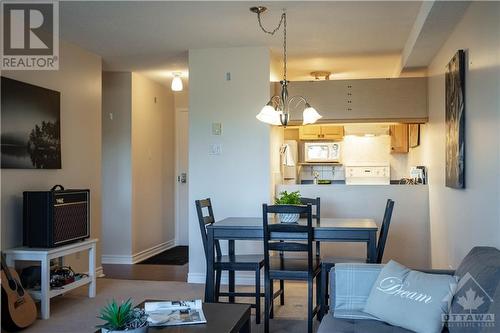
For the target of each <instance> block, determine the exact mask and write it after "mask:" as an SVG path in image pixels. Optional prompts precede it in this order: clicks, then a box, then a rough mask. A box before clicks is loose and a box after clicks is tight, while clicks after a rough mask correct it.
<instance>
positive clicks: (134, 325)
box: [97, 299, 149, 333]
mask: <svg viewBox="0 0 500 333" xmlns="http://www.w3.org/2000/svg"><path fill="white" fill-rule="evenodd" d="M98 318H99V319H101V320H104V321H105V323H104V324H102V325H98V326H97V327H98V328H100V329H101V332H102V333H115V332H127V333H146V332H147V331H148V327H149V325H148V316H147V314H146V313H145V312H144V310H143V309H139V308H134V307H133V306H132V301H131V300H130V299H128V300H127V301H125V302H122V303H121V304H120V305H118V303H116V301H115V300H113V301H111V302H110V303H108V304H107V305H106V306H105V307H103V308H102V309H101V311H100V314H99V316H98Z"/></svg>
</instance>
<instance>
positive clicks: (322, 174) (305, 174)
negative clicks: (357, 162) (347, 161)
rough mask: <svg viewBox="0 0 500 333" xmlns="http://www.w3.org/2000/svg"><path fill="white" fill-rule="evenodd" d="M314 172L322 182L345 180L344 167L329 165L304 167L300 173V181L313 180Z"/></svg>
mask: <svg viewBox="0 0 500 333" xmlns="http://www.w3.org/2000/svg"><path fill="white" fill-rule="evenodd" d="M315 172H317V173H318V178H319V179H323V180H344V179H345V173H344V167H343V166H331V165H314V166H312V165H304V166H303V167H302V168H301V171H300V179H301V180H314V173H315Z"/></svg>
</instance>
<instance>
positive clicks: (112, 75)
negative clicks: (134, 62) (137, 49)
mask: <svg viewBox="0 0 500 333" xmlns="http://www.w3.org/2000/svg"><path fill="white" fill-rule="evenodd" d="M131 87H132V74H131V73H130V72H103V74H102V91H103V93H102V109H103V112H102V203H103V209H102V220H103V223H102V253H103V254H105V255H110V254H114V255H130V254H131V253H132V235H131V225H132V205H131V204H130V203H131V202H132V178H131V174H132V151H131V136H130V133H131V126H132V117H131V115H132V113H131V110H132V96H131ZM111 118H112V119H111Z"/></svg>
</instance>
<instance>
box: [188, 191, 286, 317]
mask: <svg viewBox="0 0 500 333" xmlns="http://www.w3.org/2000/svg"><path fill="white" fill-rule="evenodd" d="M195 203H196V212H197V213H198V222H199V225H200V231H201V239H202V242H203V249H204V251H205V260H206V261H207V263H208V237H207V229H206V227H207V226H208V225H210V224H212V223H215V217H214V211H213V207H212V202H211V200H210V198H207V199H204V200H196V201H195ZM205 208H206V211H207V212H208V214H207V215H204V214H205V213H204V212H203V209H205ZM214 243H215V258H214V270H215V301H216V302H219V297H229V302H230V303H232V300H234V297H255V302H254V303H253V304H250V305H251V307H253V308H255V323H256V324H259V323H260V313H261V304H260V298H261V297H264V293H261V292H260V286H261V283H260V270H261V268H262V267H263V266H264V257H263V256H262V255H231V256H226V255H222V251H221V247H220V242H219V240H215V242H214ZM207 267H208V265H207ZM222 271H228V272H236V271H253V272H255V292H253V293H248V292H234V291H233V290H229V291H228V292H221V291H220V285H221V275H222ZM208 274H213V272H208V271H207V277H206V280H205V288H207V283H208ZM281 293H282V290H281V289H280V290H278V291H277V292H276V293H275V295H273V298H274V297H278V296H279V295H280V294H281Z"/></svg>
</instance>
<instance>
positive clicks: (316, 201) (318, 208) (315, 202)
mask: <svg viewBox="0 0 500 333" xmlns="http://www.w3.org/2000/svg"><path fill="white" fill-rule="evenodd" d="M300 203H301V204H303V205H311V206H312V207H313V208H314V209H315V212H314V213H313V214H312V218H313V219H316V223H317V224H319V223H320V216H321V199H320V198H319V197H316V198H315V199H314V198H300ZM315 243H316V255H317V256H318V257H319V256H321V243H320V242H315Z"/></svg>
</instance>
